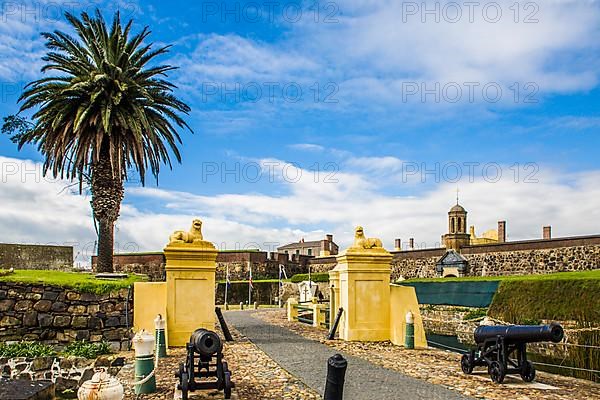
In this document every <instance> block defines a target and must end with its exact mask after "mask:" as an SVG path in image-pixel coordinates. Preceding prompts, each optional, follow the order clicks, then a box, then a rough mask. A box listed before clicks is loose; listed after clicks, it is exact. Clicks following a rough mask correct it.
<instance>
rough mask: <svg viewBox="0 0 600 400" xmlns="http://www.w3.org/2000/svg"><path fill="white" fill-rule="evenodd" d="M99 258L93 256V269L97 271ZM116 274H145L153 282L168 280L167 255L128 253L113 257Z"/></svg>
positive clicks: (160, 253)
mask: <svg viewBox="0 0 600 400" xmlns="http://www.w3.org/2000/svg"><path fill="white" fill-rule="evenodd" d="M96 262H97V257H96V256H92V268H93V269H94V270H95V269H96ZM113 265H114V268H115V272H122V273H126V274H144V275H147V276H148V278H149V280H150V281H151V282H163V281H165V280H166V277H167V276H166V271H165V255H164V254H163V253H162V252H156V253H127V254H115V255H114V256H113Z"/></svg>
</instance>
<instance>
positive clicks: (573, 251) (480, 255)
mask: <svg viewBox="0 0 600 400" xmlns="http://www.w3.org/2000/svg"><path fill="white" fill-rule="evenodd" d="M444 252H445V249H443V248H440V249H428V250H413V251H400V252H395V253H394V259H393V261H392V280H396V279H398V278H399V277H400V276H402V277H404V278H405V279H410V278H431V277H435V276H436V275H435V264H436V262H437V260H438V259H439V258H440V257H441V256H442V255H443V254H444ZM460 252H461V254H462V255H463V256H464V257H465V258H466V259H467V260H468V262H469V272H468V275H470V276H500V275H530V274H549V273H553V272H568V271H584V270H592V269H599V268H600V235H596V236H582V237H572V238H558V239H550V240H527V241H519V242H505V243H496V244H485V245H478V246H466V247H463V248H461V250H460Z"/></svg>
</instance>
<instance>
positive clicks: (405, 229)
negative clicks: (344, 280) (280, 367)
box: [0, 157, 600, 262]
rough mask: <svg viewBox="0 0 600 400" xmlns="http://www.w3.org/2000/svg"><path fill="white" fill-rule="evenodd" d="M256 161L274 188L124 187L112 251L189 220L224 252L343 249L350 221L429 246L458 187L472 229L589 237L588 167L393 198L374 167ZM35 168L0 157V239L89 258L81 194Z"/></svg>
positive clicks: (596, 189) (387, 239)
mask: <svg viewBox="0 0 600 400" xmlns="http://www.w3.org/2000/svg"><path fill="white" fill-rule="evenodd" d="M262 162H263V164H264V165H273V164H267V163H275V162H279V165H278V166H277V168H275V169H274V174H275V176H276V179H275V180H274V182H273V185H277V186H278V187H280V188H281V191H283V192H284V193H283V194H281V195H265V194H253V193H246V194H240V195H234V194H220V195H215V196H201V195H197V194H194V193H189V192H173V191H169V190H164V189H157V188H128V189H127V193H126V198H125V203H124V204H123V207H122V210H121V217H120V219H119V221H118V224H117V229H116V242H117V251H121V252H127V251H150V250H154V251H156V250H161V249H162V248H163V246H164V245H165V244H166V241H167V238H168V236H169V234H170V233H171V232H172V231H173V230H176V229H187V228H188V225H189V224H190V221H191V219H192V218H194V217H200V218H202V219H203V220H204V222H205V223H204V234H205V237H206V238H207V239H208V240H211V241H213V242H214V243H216V244H217V245H218V246H219V247H223V248H256V247H259V248H262V249H265V250H269V249H271V250H272V249H273V248H274V247H277V246H279V245H281V244H285V243H289V242H292V241H297V240H299V239H300V238H301V237H304V238H306V239H307V240H310V239H319V238H321V237H322V236H323V235H324V234H325V233H333V234H334V235H335V240H336V241H337V242H338V243H339V244H340V245H342V247H344V246H347V245H349V244H350V242H351V240H352V235H353V234H352V230H353V227H354V226H355V225H358V224H360V225H363V226H365V229H366V232H367V234H368V235H370V236H372V237H381V238H382V239H383V240H384V244H385V246H386V247H388V248H391V247H393V240H394V239H395V238H398V237H399V238H402V239H403V240H404V241H406V240H408V238H410V237H414V238H415V240H416V242H417V243H418V244H424V245H426V246H428V247H432V246H435V245H437V244H438V243H439V241H440V236H441V235H442V234H443V233H445V231H446V227H447V222H446V212H447V210H448V209H449V207H450V206H451V205H452V204H453V201H454V196H455V189H456V187H457V186H459V187H460V199H461V200H460V201H461V204H463V205H464V206H465V208H466V209H467V210H468V212H469V216H468V218H469V224H474V225H476V226H477V231H478V232H483V231H485V230H487V229H490V228H495V227H496V222H497V221H498V220H507V224H508V237H509V239H510V240H517V239H529V238H539V237H541V228H542V226H544V225H552V226H553V234H554V236H556V237H558V236H574V235H584V234H597V233H598V226H599V222H600V211H599V210H598V209H597V207H596V203H597V201H596V200H597V199H598V198H599V197H600V171H597V170H595V171H588V172H583V173H578V174H565V173H561V172H560V171H555V170H549V169H544V168H542V169H541V172H540V173H539V174H538V176H536V178H537V179H538V180H539V182H538V183H523V182H522V179H521V180H520V182H513V176H512V175H510V174H508V173H507V174H505V177H504V178H503V179H501V180H500V181H499V182H496V183H490V182H487V181H486V180H484V179H482V178H477V179H475V181H474V182H473V183H469V182H468V179H466V178H465V179H463V181H461V182H460V183H440V184H437V185H433V186H432V189H431V190H426V191H422V192H420V193H417V192H415V193H413V194H409V195H400V194H399V193H396V192H392V193H389V192H386V193H384V192H382V191H381V190H380V188H381V186H382V182H381V181H380V179H381V175H380V174H379V173H378V172H377V171H365V172H362V173H359V172H353V173H350V172H347V171H340V172H339V173H338V174H337V175H336V176H335V178H336V179H337V183H333V182H330V183H325V182H323V181H318V182H315V181H314V175H313V174H312V172H311V171H307V170H298V171H301V172H302V175H301V177H300V179H298V181H297V182H296V181H294V182H292V181H291V180H290V179H287V180H286V179H285V176H286V175H285V172H284V171H285V169H286V168H295V167H293V166H291V167H289V164H286V163H285V162H283V161H280V160H274V159H265V160H262ZM39 168H40V165H39V164H37V163H33V162H31V161H27V160H17V159H13V158H7V157H0V171H1V172H2V175H1V176H0V180H1V182H2V191H0V241H2V242H21V243H55V244H74V245H75V247H76V252H82V254H81V255H80V256H79V258H78V260H79V261H83V262H89V256H91V254H93V249H94V241H95V239H96V237H95V232H94V228H93V223H92V219H91V213H90V207H89V200H90V199H89V197H87V196H85V195H84V196H81V195H79V194H78V193H77V192H76V191H73V190H63V189H64V188H65V186H66V185H67V183H66V182H63V181H56V182H54V181H48V180H45V179H43V178H41V175H40V174H39ZM35 171H37V172H35ZM290 171H291V170H290ZM295 172H297V171H295ZM289 176H292V174H291V172H290V174H289V175H288V177H289ZM138 200H146V201H152V200H156V203H158V205H157V206H156V207H155V208H152V209H149V210H146V209H145V210H141V209H140V208H138V207H137V206H136V204H140V203H138Z"/></svg>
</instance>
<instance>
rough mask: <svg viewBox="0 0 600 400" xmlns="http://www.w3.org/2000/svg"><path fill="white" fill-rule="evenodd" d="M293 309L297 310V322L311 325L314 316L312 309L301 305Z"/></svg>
mask: <svg viewBox="0 0 600 400" xmlns="http://www.w3.org/2000/svg"><path fill="white" fill-rule="evenodd" d="M294 308H295V309H297V310H298V318H297V319H298V322H302V323H304V324H309V325H312V324H313V321H314V318H315V315H314V311H313V309H312V307H307V306H304V305H302V304H297V305H296V304H295V305H294Z"/></svg>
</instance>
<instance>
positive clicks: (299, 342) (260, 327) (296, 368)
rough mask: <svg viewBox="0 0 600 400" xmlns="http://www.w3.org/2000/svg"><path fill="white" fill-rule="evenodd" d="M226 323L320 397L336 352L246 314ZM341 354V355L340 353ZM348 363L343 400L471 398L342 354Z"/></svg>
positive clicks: (235, 315) (240, 313)
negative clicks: (328, 361)
mask: <svg viewBox="0 0 600 400" xmlns="http://www.w3.org/2000/svg"><path fill="white" fill-rule="evenodd" d="M225 318H226V320H227V322H228V324H230V325H232V326H234V327H235V328H236V329H237V330H238V331H240V333H242V334H243V335H244V336H246V337H247V338H248V339H250V340H251V341H252V342H253V343H254V344H256V345H257V346H258V347H259V348H260V349H261V350H262V351H264V352H265V353H266V354H267V355H268V356H269V357H271V358H272V359H273V360H274V361H276V362H277V363H278V364H279V365H281V366H282V367H283V368H284V369H285V370H287V371H288V372H290V373H291V374H292V375H294V376H295V377H297V378H299V379H300V380H302V381H303V382H304V383H305V384H306V385H308V386H309V387H311V388H312V389H314V390H316V391H317V392H319V393H321V394H323V390H324V388H325V377H326V371H327V369H326V368H327V359H328V358H329V357H330V356H332V355H333V354H334V353H335V352H336V351H335V350H334V349H332V348H330V347H328V346H326V345H324V344H322V343H319V342H316V341H313V340H310V339H307V338H304V337H302V336H300V335H298V334H296V333H294V332H292V331H290V330H288V329H285V328H282V327H279V326H276V325H271V324H268V323H265V321H263V320H260V319H257V318H254V317H253V316H252V312H249V311H230V312H227V313H226V314H225ZM342 354H343V353H342ZM343 355H344V357H345V358H346V359H347V360H348V371H347V373H346V385H345V387H344V399H345V400H371V399H373V400H375V399H377V400H386V399H390V400H392V399H393V400H395V399H401V398H403V399H415V400H418V399H423V400H438V399H439V400H442V399H443V400H452V399H463V400H465V399H470V398H469V397H465V396H462V395H460V394H459V393H457V392H454V391H451V390H448V389H446V388H444V387H442V386H438V385H434V384H431V383H428V382H425V381H422V380H418V379H415V378H411V377H409V376H406V375H403V374H401V373H398V372H396V371H392V370H389V369H386V368H382V367H380V366H377V365H375V364H372V363H370V362H369V361H366V360H364V359H361V358H358V357H354V356H351V355H347V354H343Z"/></svg>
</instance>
